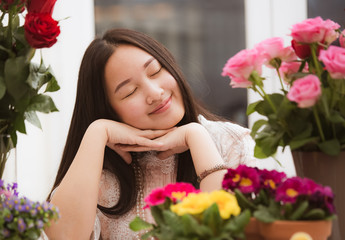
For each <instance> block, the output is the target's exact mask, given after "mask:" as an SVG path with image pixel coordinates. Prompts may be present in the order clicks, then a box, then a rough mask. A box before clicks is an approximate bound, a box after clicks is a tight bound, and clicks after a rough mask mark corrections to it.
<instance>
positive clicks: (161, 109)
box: [149, 96, 171, 114]
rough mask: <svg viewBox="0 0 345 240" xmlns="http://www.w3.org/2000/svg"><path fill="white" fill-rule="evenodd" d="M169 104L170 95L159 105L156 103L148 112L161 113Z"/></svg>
mask: <svg viewBox="0 0 345 240" xmlns="http://www.w3.org/2000/svg"><path fill="white" fill-rule="evenodd" d="M170 104H171V96H170V97H169V98H168V99H166V100H164V101H163V102H162V103H161V104H160V105H158V106H157V107H156V108H155V109H154V110H153V111H152V112H150V113H149V114H155V113H162V112H165V111H166V110H168V109H169V107H170Z"/></svg>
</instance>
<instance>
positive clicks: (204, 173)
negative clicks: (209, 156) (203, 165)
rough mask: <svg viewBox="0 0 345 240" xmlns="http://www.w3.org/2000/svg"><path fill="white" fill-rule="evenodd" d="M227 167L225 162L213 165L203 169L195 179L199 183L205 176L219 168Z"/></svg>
mask: <svg viewBox="0 0 345 240" xmlns="http://www.w3.org/2000/svg"><path fill="white" fill-rule="evenodd" d="M228 168H229V167H228V166H226V165H225V164H217V165H216V166H214V167H213V168H211V169H208V170H205V171H203V172H202V173H201V174H200V175H199V176H198V178H197V181H198V182H199V183H200V182H201V181H202V180H203V179H204V178H205V177H207V176H208V175H210V174H212V173H214V172H217V171H219V170H224V169H228Z"/></svg>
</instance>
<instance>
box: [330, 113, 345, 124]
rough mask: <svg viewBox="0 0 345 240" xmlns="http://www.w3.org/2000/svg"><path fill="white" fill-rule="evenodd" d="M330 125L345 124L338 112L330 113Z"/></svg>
mask: <svg viewBox="0 0 345 240" xmlns="http://www.w3.org/2000/svg"><path fill="white" fill-rule="evenodd" d="M328 119H329V120H330V121H331V122H332V123H345V119H344V118H343V116H341V114H340V113H339V112H335V111H332V113H331V114H330V116H329V118H328Z"/></svg>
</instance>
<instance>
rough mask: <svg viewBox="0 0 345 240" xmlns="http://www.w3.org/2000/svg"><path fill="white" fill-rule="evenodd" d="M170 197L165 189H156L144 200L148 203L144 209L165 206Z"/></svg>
mask: <svg viewBox="0 0 345 240" xmlns="http://www.w3.org/2000/svg"><path fill="white" fill-rule="evenodd" d="M167 197H169V196H167V195H166V192H165V189H164V188H156V189H154V190H152V192H151V193H150V195H148V196H147V197H146V198H145V199H144V200H145V202H146V205H145V207H144V208H148V207H150V206H156V205H160V204H163V203H164V202H165V199H166V198H167Z"/></svg>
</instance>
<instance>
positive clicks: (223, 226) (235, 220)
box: [130, 183, 250, 240]
mask: <svg viewBox="0 0 345 240" xmlns="http://www.w3.org/2000/svg"><path fill="white" fill-rule="evenodd" d="M145 202H146V203H147V206H146V207H150V210H151V214H152V216H153V218H154V220H155V224H151V223H148V222H146V221H144V220H143V219H141V218H139V217H137V218H136V219H134V220H133V221H132V222H131V224H130V228H131V229H132V230H133V231H141V230H147V231H148V232H147V233H146V234H144V235H143V236H142V239H147V238H148V237H150V236H152V237H155V238H156V239H160V240H175V239H180V240H182V239H186V240H187V239H200V240H212V239H213V240H216V239H229V240H231V239H242V238H244V228H245V226H246V225H247V223H248V222H249V219H250V212H249V211H248V210H246V211H243V212H241V209H240V207H239V205H238V203H237V200H236V198H235V196H234V195H233V194H232V193H229V192H226V191H224V190H219V191H213V192H211V193H207V192H200V190H196V189H195V188H194V187H193V186H192V185H191V184H188V183H176V184H168V185H166V186H165V187H164V188H158V189H155V190H153V191H152V192H151V194H150V195H149V196H147V197H146V198H145Z"/></svg>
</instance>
